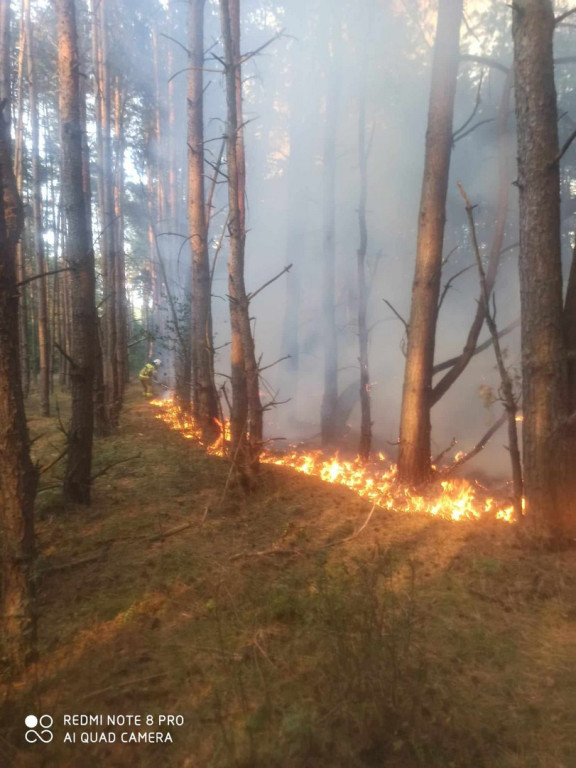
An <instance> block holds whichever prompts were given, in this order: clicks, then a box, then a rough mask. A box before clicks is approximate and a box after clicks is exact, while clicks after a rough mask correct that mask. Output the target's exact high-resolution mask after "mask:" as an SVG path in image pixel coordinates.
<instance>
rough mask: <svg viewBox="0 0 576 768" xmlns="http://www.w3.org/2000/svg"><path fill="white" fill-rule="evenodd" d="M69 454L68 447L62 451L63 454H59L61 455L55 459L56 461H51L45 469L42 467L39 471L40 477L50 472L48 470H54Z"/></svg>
mask: <svg viewBox="0 0 576 768" xmlns="http://www.w3.org/2000/svg"><path fill="white" fill-rule="evenodd" d="M67 453H68V446H66V448H64V450H63V451H62V453H60V454H59V455H58V456H57V457H56V458H55V459H54V461H51V462H50V463H49V464H45V465H44V466H43V467H41V468H40V469H39V470H38V474H39V475H44V474H45V473H46V472H48V470H50V469H52V467H54V466H55V465H56V464H58V462H59V461H60V459H63V458H64V456H66V454H67Z"/></svg>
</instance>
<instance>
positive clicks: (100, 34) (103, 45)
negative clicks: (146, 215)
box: [91, 0, 121, 435]
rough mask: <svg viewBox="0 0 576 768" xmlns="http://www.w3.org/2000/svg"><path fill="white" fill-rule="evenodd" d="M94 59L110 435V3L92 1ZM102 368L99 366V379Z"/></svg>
mask: <svg viewBox="0 0 576 768" xmlns="http://www.w3.org/2000/svg"><path fill="white" fill-rule="evenodd" d="M91 11H92V59H93V66H94V75H95V79H94V82H95V100H94V102H95V118H96V149H97V157H98V175H97V192H98V212H99V219H100V227H101V233H100V237H99V241H100V253H101V269H102V284H103V293H104V302H103V305H102V316H101V318H100V326H101V334H100V341H101V348H102V363H101V368H102V375H103V377H104V399H105V404H106V410H105V412H104V413H103V412H102V411H101V410H100V409H99V411H98V432H99V434H103V435H105V434H110V432H111V431H112V430H113V429H115V427H116V426H117V425H118V416H119V413H120V404H119V402H120V398H121V394H120V390H121V384H120V380H119V375H118V366H117V362H116V361H117V346H118V334H117V311H116V304H117V301H118V291H117V285H116V275H117V268H116V258H117V247H116V221H115V210H114V179H113V173H112V136H111V133H112V99H111V83H110V71H109V65H108V21H109V19H108V2H107V0H101V2H98V0H92V3H91ZM99 378H100V365H98V379H99Z"/></svg>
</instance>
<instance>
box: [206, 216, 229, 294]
mask: <svg viewBox="0 0 576 768" xmlns="http://www.w3.org/2000/svg"><path fill="white" fill-rule="evenodd" d="M229 221H230V211H228V215H227V216H226V221H225V222H224V226H223V227H222V232H221V234H220V240H219V241H218V245H217V246H216V250H215V252H214V258H213V259H212V269H211V270H210V290H212V284H213V282H214V272H215V270H216V262H217V261H218V256H219V254H220V251H221V250H222V244H223V242H224V237H225V235H226V228H227V227H228V222H229Z"/></svg>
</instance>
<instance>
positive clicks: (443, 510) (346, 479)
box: [151, 398, 513, 522]
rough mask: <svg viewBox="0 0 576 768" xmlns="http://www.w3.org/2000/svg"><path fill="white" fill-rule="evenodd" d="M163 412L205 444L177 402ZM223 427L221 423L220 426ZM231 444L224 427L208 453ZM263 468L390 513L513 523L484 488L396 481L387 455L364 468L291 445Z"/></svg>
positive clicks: (507, 508)
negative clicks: (421, 489) (336, 488)
mask: <svg viewBox="0 0 576 768" xmlns="http://www.w3.org/2000/svg"><path fill="white" fill-rule="evenodd" d="M151 402H152V405H154V406H156V407H157V408H159V413H158V414H157V416H156V418H158V419H162V421H164V422H166V424H168V425H169V426H170V428H171V429H173V430H175V431H177V432H179V433H180V434H181V435H182V436H183V437H184V438H186V439H187V440H195V441H197V442H198V443H201V434H200V430H199V428H198V427H197V426H196V425H195V424H194V420H193V419H192V417H191V416H186V415H185V414H183V413H182V411H181V410H180V409H179V408H178V406H177V405H176V404H175V403H174V400H173V399H171V398H166V399H164V400H152V401H151ZM220 427H221V424H220ZM228 439H229V425H228V423H227V422H226V423H225V425H224V433H223V437H221V438H220V439H219V440H217V441H216V442H215V443H214V444H213V445H212V446H209V447H208V448H207V451H208V453H210V454H211V455H213V456H225V448H224V447H225V444H226V442H227V440H228ZM260 461H261V463H262V464H274V465H276V466H279V467H289V468H290V469H293V470H294V471H295V472H301V473H302V474H304V475H310V476H311V477H317V478H319V479H320V480H322V481H323V482H325V483H332V484H336V485H344V486H346V487H347V488H349V489H350V490H352V491H354V493H356V494H357V495H358V496H361V497H362V498H366V499H368V500H369V501H371V502H373V503H374V504H376V505H377V506H379V507H382V508H384V509H389V510H393V509H398V510H405V511H410V512H416V513H420V514H428V515H433V516H435V517H441V518H443V519H446V520H454V521H459V520H475V519H480V518H483V517H496V519H498V520H503V521H506V522H512V520H513V507H512V506H511V505H507V504H505V503H502V501H501V500H500V501H498V500H497V499H495V498H493V497H491V496H489V495H488V494H487V493H486V491H485V490H484V489H483V488H482V487H481V486H480V485H478V484H475V485H472V484H471V483H470V482H468V481H467V480H463V479H445V480H442V481H441V482H440V484H439V485H433V486H431V489H430V490H429V492H427V493H426V495H419V494H418V493H416V492H414V491H412V490H410V489H409V488H407V487H403V486H402V485H400V484H399V483H398V482H397V481H396V466H395V464H393V463H391V462H390V461H389V460H388V459H387V458H386V456H385V455H384V454H382V453H380V454H378V458H377V460H375V461H370V462H368V463H363V462H361V461H360V460H359V459H354V460H352V461H350V460H345V459H342V458H340V456H339V455H338V454H337V453H336V454H334V455H333V456H327V455H326V454H325V453H323V452H322V451H311V452H304V451H301V450H299V449H298V447H297V446H291V447H290V449H289V450H288V451H286V452H272V451H266V450H265V451H264V452H263V453H262V454H261V456H260Z"/></svg>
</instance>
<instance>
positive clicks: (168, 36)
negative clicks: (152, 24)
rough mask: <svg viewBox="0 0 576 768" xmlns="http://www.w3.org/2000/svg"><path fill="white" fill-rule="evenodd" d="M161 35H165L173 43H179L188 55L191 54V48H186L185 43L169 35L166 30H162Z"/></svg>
mask: <svg viewBox="0 0 576 768" xmlns="http://www.w3.org/2000/svg"><path fill="white" fill-rule="evenodd" d="M160 37H164V38H166V40H171V41H172V42H173V43H176V45H179V46H180V48H182V50H183V51H184V53H185V54H186V55H187V56H190V49H189V48H186V46H185V45H184V43H181V42H180V40H176V38H175V37H170V35H167V34H166V33H165V32H160Z"/></svg>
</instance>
